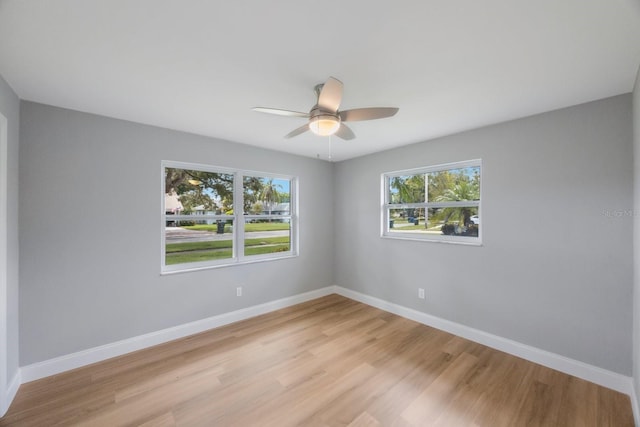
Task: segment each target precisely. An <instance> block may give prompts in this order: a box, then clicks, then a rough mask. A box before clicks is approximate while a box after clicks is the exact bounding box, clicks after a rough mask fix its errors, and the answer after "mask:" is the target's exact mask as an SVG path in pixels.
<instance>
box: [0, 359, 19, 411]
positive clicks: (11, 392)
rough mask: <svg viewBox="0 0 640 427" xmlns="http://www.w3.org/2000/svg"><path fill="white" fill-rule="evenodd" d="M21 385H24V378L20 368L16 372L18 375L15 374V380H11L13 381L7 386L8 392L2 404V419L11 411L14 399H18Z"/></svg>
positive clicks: (0, 409)
mask: <svg viewBox="0 0 640 427" xmlns="http://www.w3.org/2000/svg"><path fill="white" fill-rule="evenodd" d="M20 384H22V378H21V370H20V368H18V369H17V370H16V373H15V374H13V378H11V381H9V384H7V390H6V392H5V395H4V396H3V398H4V399H3V401H2V403H1V404H0V417H3V416H4V414H6V413H7V411H8V410H9V406H10V405H11V402H13V399H14V398H15V397H16V393H17V392H18V388H20Z"/></svg>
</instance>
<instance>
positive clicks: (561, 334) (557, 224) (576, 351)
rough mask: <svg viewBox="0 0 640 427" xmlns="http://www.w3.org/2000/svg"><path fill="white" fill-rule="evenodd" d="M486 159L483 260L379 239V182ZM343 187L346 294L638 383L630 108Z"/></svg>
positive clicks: (566, 119)
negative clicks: (634, 372)
mask: <svg viewBox="0 0 640 427" xmlns="http://www.w3.org/2000/svg"><path fill="white" fill-rule="evenodd" d="M425 120H428V118H425ZM475 158H482V160H483V170H482V179H483V183H482V190H483V194H482V215H483V216H482V221H483V233H484V236H483V243H484V245H483V246H482V247H476V246H463V245H452V244H442V243H429V242H412V241H400V240H391V239H382V238H381V237H380V236H379V229H380V204H381V201H380V174H381V173H383V172H386V171H394V170H400V169H406V168H413V167H419V166H426V165H435V164H441V163H447V162H455V161H460V160H469V159H475ZM335 173H336V176H335V181H336V187H335V212H336V232H335V236H336V237H335V255H334V263H335V268H336V273H335V276H336V284H338V285H341V286H344V287H347V288H349V289H352V290H355V291H358V292H362V293H364V294H368V295H371V296H375V297H378V298H382V299H384V300H387V301H390V302H393V303H396V304H400V305H402V306H406V307H410V308H413V309H416V310H420V311H423V312H426V313H429V314H432V315H435V316H439V317H441V318H444V319H448V320H452V321H454V322H458V323H461V324H464V325H468V326H471V327H473V328H477V329H480V330H483V331H486V332H489V333H492V334H495V335H498V336H501V337H505V338H509V339H512V340H515V341H518V342H521V343H525V344H528V345H532V346H534V347H537V348H540V349H543V350H547V351H551V352H554V353H557V354H560V355H564V356H567V357H570V358H572V359H576V360H580V361H583V362H586V363H589V364H592V365H595V366H599V367H602V368H604V369H609V370H612V371H615V372H619V373H621V374H624V375H630V374H631V369H632V368H631V365H632V363H631V357H632V356H631V353H632V349H631V336H632V334H631V327H632V290H633V289H632V270H633V269H632V232H631V230H632V226H633V223H632V218H631V215H629V214H628V210H629V209H631V208H632V200H633V199H632V196H633V194H632V183H633V158H632V119H631V96H630V95H622V96H617V97H613V98H609V99H605V100H601V101H597V102H592V103H588V104H584V105H579V106H576V107H572V108H567V109H563V110H558V111H553V112H549V113H546V114H541V115H537V116H533V117H529V118H525V119H521V120H516V121H512V122H507V123H503V124H499V125H495V126H490V127H486V128H482V129H478V130H473V131H470V132H466V133H462V134H457V135H453V136H449V137H445V138H440V139H436V140H432V141H428V142H424V143H419V144H415V145H410V146H405V147H401V148H398V149H393V150H390V151H386V152H382V153H376V154H372V155H369V156H366V157H362V158H358V159H354V160H349V161H344V162H341V163H339V164H337V165H336V170H335ZM607 212H609V213H610V214H611V216H608V215H607V214H606V213H607ZM620 212H626V214H625V213H623V214H620ZM418 287H423V288H425V289H426V296H427V299H426V300H419V299H418V298H417V295H418V292H417V289H418Z"/></svg>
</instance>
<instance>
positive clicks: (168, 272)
mask: <svg viewBox="0 0 640 427" xmlns="http://www.w3.org/2000/svg"><path fill="white" fill-rule="evenodd" d="M298 256H299V255H298V254H291V255H283V256H278V257H266V258H256V259H243V260H242V261H235V262H230V263H225V264H215V265H202V266H197V267H186V268H182V269H180V270H166V271H165V270H163V271H161V272H160V275H161V276H169V275H173V274H181V273H191V272H193V271H202V270H212V269H216V268H227V267H234V266H238V265H245V264H256V263H260V262H269V261H278V260H281V259H291V258H297V257H298Z"/></svg>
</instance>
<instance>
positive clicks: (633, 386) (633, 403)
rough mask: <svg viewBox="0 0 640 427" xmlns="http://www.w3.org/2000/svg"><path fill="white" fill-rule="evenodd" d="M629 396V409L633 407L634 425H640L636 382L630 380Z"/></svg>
mask: <svg viewBox="0 0 640 427" xmlns="http://www.w3.org/2000/svg"><path fill="white" fill-rule="evenodd" d="M629 398H630V399H631V409H633V419H634V420H635V424H636V426H638V425H640V408H639V407H638V394H637V393H636V384H635V382H633V381H632V382H631V394H629Z"/></svg>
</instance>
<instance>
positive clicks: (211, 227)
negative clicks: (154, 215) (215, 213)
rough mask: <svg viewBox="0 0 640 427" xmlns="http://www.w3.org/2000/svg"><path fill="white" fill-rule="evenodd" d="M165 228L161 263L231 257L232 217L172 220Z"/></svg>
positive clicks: (180, 262) (169, 263) (171, 263)
mask: <svg viewBox="0 0 640 427" xmlns="http://www.w3.org/2000/svg"><path fill="white" fill-rule="evenodd" d="M169 222H170V221H167V226H166V227H165V264H166V265H173V264H184V263H190V262H201V261H211V260H217V259H228V258H231V257H232V256H233V220H227V221H216V220H211V219H209V220H205V221H200V223H198V224H196V221H173V223H172V224H169Z"/></svg>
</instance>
